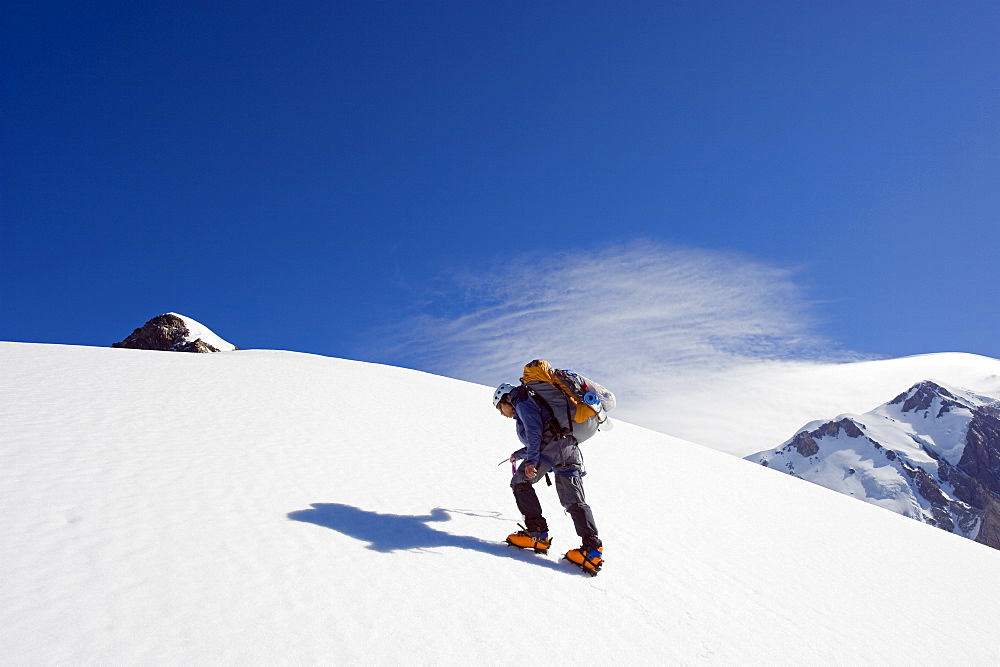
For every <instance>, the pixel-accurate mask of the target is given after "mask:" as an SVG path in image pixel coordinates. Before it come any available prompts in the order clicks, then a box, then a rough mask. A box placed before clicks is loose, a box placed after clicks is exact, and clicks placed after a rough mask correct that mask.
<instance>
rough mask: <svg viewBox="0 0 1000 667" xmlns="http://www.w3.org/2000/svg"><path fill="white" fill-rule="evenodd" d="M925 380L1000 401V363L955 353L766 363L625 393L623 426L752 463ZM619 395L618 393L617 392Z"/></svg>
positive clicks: (677, 377)
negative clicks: (807, 430) (816, 424)
mask: <svg viewBox="0 0 1000 667" xmlns="http://www.w3.org/2000/svg"><path fill="white" fill-rule="evenodd" d="M923 380H934V381H937V382H941V383H944V384H946V385H951V386H957V387H967V388H968V389H971V390H972V391H975V392H979V393H983V394H987V395H991V396H992V395H997V394H998V393H1000V360H997V359H993V358H991V357H983V356H980V355H975V354H965V353H958V352H949V353H941V354H924V355H917V356H912V357H903V358H900V359H886V360H880V361H860V362H854V363H815V362H806V361H760V362H755V363H745V364H742V365H737V366H733V367H727V368H725V369H723V370H713V369H711V368H704V369H698V370H697V371H696V372H694V373H693V374H684V373H680V374H678V375H675V376H671V377H670V382H669V383H661V384H659V385H656V386H655V387H652V388H653V389H655V394H651V395H649V396H640V397H630V396H627V395H623V394H622V393H621V392H619V395H618V397H619V400H620V401H621V402H622V403H623V404H624V407H623V408H622V409H621V410H620V411H619V413H618V414H620V415H621V417H622V418H624V419H628V420H631V421H633V422H637V423H642V424H643V425H644V426H647V427H649V428H652V429H655V430H657V431H660V432H662V433H669V434H671V435H674V436H677V437H681V438H685V439H687V440H691V441H693V442H697V443H699V444H702V445H706V446H708V447H712V448H714V449H718V450H719V451H723V452H727V453H729V454H734V455H736V456H739V457H744V456H747V455H749V454H753V453H754V452H759V451H761V450H763V449H768V448H772V447H775V446H776V445H777V444H778V443H780V442H784V441H785V440H786V439H787V438H788V437H789V436H791V435H792V434H793V433H795V432H796V431H797V430H801V429H802V426H803V424H807V423H809V422H811V421H814V420H816V419H822V418H826V417H829V416H830V415H839V414H848V413H849V414H862V413H865V412H868V411H869V410H872V409H873V408H875V407H877V406H879V405H881V404H882V403H884V402H885V401H886V400H887V399H888V398H891V397H892V396H898V395H899V394H901V393H902V392H904V391H906V390H907V389H908V388H909V387H911V386H913V385H914V384H916V383H917V382H921V381H923ZM611 388H612V389H614V386H612V387H611Z"/></svg>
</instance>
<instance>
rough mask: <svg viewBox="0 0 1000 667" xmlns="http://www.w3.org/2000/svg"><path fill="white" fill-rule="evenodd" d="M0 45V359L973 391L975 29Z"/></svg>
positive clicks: (979, 162)
mask: <svg viewBox="0 0 1000 667" xmlns="http://www.w3.org/2000/svg"><path fill="white" fill-rule="evenodd" d="M0 31H2V35H0V36H2V40H0V43H2V46H0V48H2V54H0V55H2V59H0V68H2V69H0V73H2V86H0V89H2V90H0V95H2V114H3V117H2V128H0V140H2V144H0V151H2V161H0V170H2V171H0V176H2V180H0V188H2V189H0V222H2V231H0V234H2V235H0V244H2V245H0V253H2V254H0V262H2V263H0V271H2V276H0V279H2V283H0V289H2V294H0V296H2V299H0V339H3V340H13V341H29V342H56V343H73V344H85V345H108V344H110V343H112V342H114V341H117V340H121V339H122V338H124V337H125V336H126V335H127V334H128V333H130V332H131V330H132V329H133V328H135V327H137V326H139V325H141V324H142V323H143V322H144V321H146V320H147V319H149V318H150V317H153V316H155V315H158V314H160V313H163V312H167V311H175V312H180V313H183V314H185V315H188V316H190V317H193V318H195V319H197V320H199V321H201V322H203V323H204V324H206V325H208V326H209V327H211V328H212V329H213V330H215V331H216V332H217V333H218V334H220V335H221V336H223V337H224V338H227V339H228V340H230V341H232V342H233V343H235V344H237V345H239V346H240V347H244V348H276V349H289V350H298V351H305V352H313V353H318V354H324V355H332V356H342V357H349V358H358V359H365V360H372V361H382V362H387V363H394V364H399V365H408V366H414V367H418V368H423V369H425V370H432V371H438V372H446V373H447V372H451V373H454V374H456V375H463V376H465V377H468V378H470V379H483V380H484V381H492V380H493V378H492V377H481V376H478V375H477V374H476V372H475V370H474V369H475V365H476V363H477V360H478V359H479V358H480V357H477V356H475V355H485V356H488V355H489V353H488V352H487V351H484V350H483V349H482V347H483V346H482V345H480V346H479V347H478V348H475V349H474V348H473V347H470V346H469V344H468V340H469V339H470V338H475V337H477V336H480V334H481V336H480V337H479V340H480V341H493V342H495V344H496V345H498V346H502V345H504V344H505V343H504V342H503V340H504V339H505V338H507V337H510V338H513V339H515V340H519V342H520V343H521V345H520V346H519V347H518V348H517V350H516V351H517V353H518V354H521V353H522V352H521V350H522V348H523V354H530V355H531V356H535V355H534V354H532V350H536V349H538V348H536V347H533V341H534V340H535V338H533V337H532V336H534V335H535V334H537V329H538V323H539V322H543V323H545V326H546V327H548V328H553V327H557V326H559V325H560V324H563V325H564V326H565V331H566V334H565V338H566V339H568V340H576V339H577V338H579V337H580V336H579V335H578V333H577V332H578V331H581V330H582V331H585V332H586V333H587V335H589V336H591V337H592V338H596V339H598V340H603V341H605V343H603V344H602V346H601V348H602V351H601V352H600V353H599V354H600V355H602V356H603V357H605V358H607V357H609V356H610V357H612V358H613V356H614V350H615V349H616V348H619V347H629V348H630V349H631V350H632V351H633V352H634V351H635V350H640V349H641V350H642V354H643V355H646V356H649V357H650V358H654V357H655V358H657V359H658V360H660V361H662V360H668V359H670V358H671V357H672V356H674V355H683V354H695V352H694V351H693V350H695V349H703V348H706V347H714V348H719V349H725V350H732V349H737V350H738V351H739V353H740V354H743V355H750V356H754V355H758V356H765V357H768V356H782V357H786V358H787V357H795V356H806V357H809V356H817V355H820V356H822V355H834V356H836V355H845V354H846V355H850V354H858V355H872V356H884V357H895V356H902V355H907V354H918V353H926V352H944V351H962V352H973V353H977V354H983V355H987V356H992V357H1000V343H998V342H997V341H998V337H997V335H996V332H997V330H998V328H1000V326H998V325H1000V315H998V312H1000V308H998V305H1000V304H998V296H997V295H998V294H1000V271H998V270H997V248H998V247H1000V224H998V223H1000V215H998V213H1000V187H997V183H998V182H1000V178H998V177H1000V150H998V149H1000V49H997V48H996V35H997V34H1000V4H998V3H996V2H905V3H904V2H878V1H865V2H754V3H746V2H625V3H611V2H602V3H598V2H586V3H535V2H467V1H462V2H380V3H376V2H323V3H319V2H296V3H279V2H248V3H235V4H234V3H223V2H156V1H153V2H95V3H80V2H65V3H57V2H30V3H28V2H20V3H19V2H7V3H4V6H3V9H2V21H0ZM602 281H608V282H609V283H613V284H614V285H615V287H614V289H612V290H610V291H609V292H608V294H610V296H609V297H607V298H606V299H605V298H604V297H603V293H602V290H601V289H600V288H599V286H600V285H601V284H602ZM582 285H586V286H587V288H586V289H580V287H581V286H582ZM595 303H599V304H600V307H599V308H597V309H596V310H595V308H594V305H595ZM540 304H541V305H540ZM543 311H544V312H543ZM540 313H541V314H540ZM497 314H499V316H498V317H494V315H497ZM584 315H585V316H584ZM578 317H582V318H583V319H577V318H578ZM588 318H589V319H588ZM629 322H634V323H635V329H630V328H629V327H628V326H625V325H624V323H629ZM612 324H613V326H612ZM550 325H551V327H550ZM605 326H607V327H608V328H606V329H605V328H603V327H605ZM463 340H464V342H463ZM539 340H540V339H539ZM493 342H491V343H490V345H491V346H492V345H493V344H494V343H493ZM571 350H572V348H571V347H570V348H569V351H567V354H570V353H571ZM538 351H539V353H540V354H539V356H541V355H544V354H546V352H547V350H546V349H544V346H543V349H540V350H538ZM560 351H566V350H564V349H563V348H560ZM581 354H583V356H586V354H596V353H594V352H593V350H592V348H591V351H590V352H587V353H583V352H581ZM466 355H473V356H472V357H471V358H465V356H466ZM459 356H462V357H463V358H462V359H461V363H458V362H457V361H456V357H459ZM643 358H644V357H643V356H638V357H635V359H637V360H639V361H641V360H642V359H643ZM525 361H527V359H525ZM571 362H572V360H566V362H565V363H564V364H563V365H569V364H570V363H571ZM459 368H461V370H457V369H459Z"/></svg>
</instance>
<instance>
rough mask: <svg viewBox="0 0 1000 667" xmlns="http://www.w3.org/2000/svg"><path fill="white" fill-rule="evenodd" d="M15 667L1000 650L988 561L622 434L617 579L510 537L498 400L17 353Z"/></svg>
mask: <svg viewBox="0 0 1000 667" xmlns="http://www.w3.org/2000/svg"><path fill="white" fill-rule="evenodd" d="M0 363H2V369H3V373H2V377H0V395H2V397H3V400H2V405H0V428H2V432H0V456H2V462H0V463H2V465H0V503H2V507H3V508H4V511H3V513H2V514H0V535H2V541H0V568H2V570H0V638H2V639H0V662H2V663H4V664H71V663H72V664H98V663H101V664H186V663H198V664H246V663H250V664H309V663H327V664H328V663H331V662H363V663H401V662H407V663H416V664H427V663H454V662H458V661H460V660H461V661H474V662H483V663H486V664H512V663H514V662H516V661H518V660H519V659H520V658H521V657H523V656H524V655H525V651H530V652H534V654H536V655H537V654H538V653H537V652H538V651H541V654H542V655H544V656H546V660H547V661H552V662H554V663H557V664H567V663H570V662H580V663H587V664H599V663H601V662H608V661H614V662H627V663H647V664H648V663H652V662H665V663H672V664H677V663H709V664H711V663H720V664H721V663H725V664H734V663H741V664H746V663H750V662H763V661H772V662H774V661H777V662H781V663H798V664H803V663H810V664H816V663H838V664H862V663H893V664H903V663H909V664H928V665H930V664H942V663H944V662H946V661H947V662H949V663H954V664H961V663H966V664H986V663H989V662H996V661H997V659H998V658H1000V653H998V650H997V649H996V645H995V641H994V633H995V630H996V628H997V627H1000V603H998V599H1000V554H998V552H996V551H994V550H991V549H988V548H985V547H983V546H981V545H978V544H974V543H972V542H970V541H968V540H964V539H961V538H959V537H956V536H954V535H951V534H947V533H944V532H943V531H940V530H937V529H935V528H932V527H930V526H927V525H925V524H921V523H918V522H915V521H910V520H908V519H906V518H904V517H900V516H897V515H895V514H892V513H889V512H883V511H881V510H879V509H878V508H875V507H872V506H869V505H867V504H864V503H858V502H855V501H853V500H852V499H850V498H846V497H843V496H841V495H839V494H836V493H832V492H830V491H828V490H826V489H822V488H820V487H818V486H814V485H810V484H803V483H802V482H801V481H799V480H795V479H792V478H790V477H788V476H786V475H782V474H780V473H777V472H775V471H772V470H768V469H766V468H763V467H761V466H757V465H754V464H752V463H749V462H747V461H743V460H740V459H738V458H735V457H731V456H728V455H725V454H722V453H720V452H717V451H714V450H710V449H707V448H704V447H700V446H698V445H694V444H691V443H688V442H684V441H681V440H677V439H675V438H671V437H668V436H664V435H661V434H658V433H654V432H651V431H647V430H644V429H641V428H637V427H634V426H631V425H629V424H626V423H619V424H618V425H617V427H616V428H615V430H614V431H611V432H610V433H607V434H601V435H598V436H596V437H595V438H594V439H593V440H591V441H589V442H587V443H586V444H585V445H584V448H585V454H586V458H587V463H588V467H589V470H590V472H591V474H590V475H588V476H587V480H586V483H587V492H588V499H589V500H590V502H591V504H592V506H593V507H594V511H595V514H596V517H597V520H598V523H599V525H600V527H601V529H602V537H603V538H604V541H605V544H606V551H607V566H606V567H605V569H604V571H603V572H602V573H601V575H600V576H599V577H597V578H594V579H590V578H587V577H585V576H583V575H581V574H579V573H578V572H576V571H574V570H573V569H571V567H570V566H569V565H568V564H565V563H561V562H560V561H559V560H558V555H557V554H556V553H555V552H557V551H558V552H559V553H561V552H562V551H563V550H565V549H568V548H571V547H575V546H577V542H576V538H575V536H574V535H573V534H572V527H571V526H572V524H571V522H570V520H569V518H568V517H566V516H565V515H563V514H562V513H561V511H559V508H558V504H557V502H556V499H555V494H554V491H553V490H552V489H547V488H545V487H541V488H540V489H539V493H540V495H541V498H542V502H543V504H544V505H545V506H546V507H547V508H548V510H549V515H550V522H551V526H552V531H553V533H554V537H555V547H558V548H557V549H554V550H553V554H551V555H550V556H548V557H543V556H536V555H534V554H528V553H522V552H517V551H514V550H513V549H509V548H507V547H505V546H503V545H501V544H500V542H501V540H502V539H503V537H504V536H505V535H506V534H507V533H508V532H509V531H511V530H512V529H514V528H515V522H516V521H517V520H518V519H519V518H520V517H519V516H517V514H516V510H515V509H514V505H513V500H512V498H511V496H510V492H509V489H508V487H507V484H508V481H509V475H510V472H509V468H508V467H507V466H499V467H498V466H497V465H496V463H497V462H498V461H499V460H501V459H502V458H504V457H505V456H506V455H507V454H508V453H509V452H511V451H512V450H514V449H515V448H516V443H515V438H514V435H513V426H512V424H511V423H510V422H509V421H507V420H505V419H502V418H500V417H499V416H498V415H497V414H496V412H495V411H494V410H493V408H492V407H491V405H490V400H489V399H490V396H491V389H490V388H487V387H482V386H478V385H473V384H468V383H463V382H459V381H455V380H450V379H445V378H441V377H436V376H431V375H426V374H421V373H418V372H414V371H408V370H402V369H398V368H391V367H384V366H377V365H372V364H363V363H359V362H351V361H343V360H338V359H330V358H323V357H317V356H311V355H305V354H296V353H288V352H264V351H240V352H226V353H221V354H206V355H195V354H171V353H162V352H149V351H142V350H128V349H100V348H84V347H70V346H53V345H33V344H16V343H0Z"/></svg>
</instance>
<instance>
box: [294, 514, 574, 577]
mask: <svg viewBox="0 0 1000 667" xmlns="http://www.w3.org/2000/svg"><path fill="white" fill-rule="evenodd" d="M450 511H452V510H445V509H442V508H440V507H438V508H435V509H433V510H431V512H430V514H424V515H422V516H413V515H407V514H379V513H378V512H369V511H366V510H363V509H359V508H357V507H351V506H350V505H342V504H340V503H314V504H313V505H312V509H307V510H299V511H297V512H290V513H289V514H288V518H289V519H291V520H292V521H301V522H303V523H311V524H315V525H317V526H322V527H323V528H329V529H331V530H335V531H337V532H338V533H343V534H344V535H347V536H348V537H353V538H354V539H356V540H362V541H364V542H368V547H367V548H369V549H372V550H374V551H379V552H381V553H390V552H392V551H403V550H406V551H411V550H421V549H435V548H438V547H456V548H459V549H469V550H471V551H479V552H481V553H485V554H489V555H491V556H503V557H505V558H514V559H516V560H520V561H523V562H526V563H533V564H535V565H540V566H542V567H548V568H551V569H554V570H558V571H560V572H566V570H564V569H563V568H561V567H559V565H558V564H557V563H555V562H553V561H550V560H547V559H546V558H545V557H543V556H536V555H535V554H533V553H530V552H527V553H522V552H521V551H520V550H519V549H515V548H513V547H508V546H507V545H506V544H502V543H499V542H487V541H486V540H481V539H479V538H478V537H472V536H469V535H452V534H451V533H445V532H443V531H440V530H435V529H434V528H431V527H430V526H429V525H428V524H430V523H440V522H444V521H450V520H451V516H450V515H449V512H450ZM455 511H456V512H457V510H455ZM462 513H463V514H471V513H469V512H462ZM473 515H474V516H483V515H476V514H473Z"/></svg>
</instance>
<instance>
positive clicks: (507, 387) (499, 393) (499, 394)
mask: <svg viewBox="0 0 1000 667" xmlns="http://www.w3.org/2000/svg"><path fill="white" fill-rule="evenodd" d="M514 388H515V387H514V385H512V384H507V383H506V382H504V383H503V384H502V385H500V386H499V387H497V390H496V391H495V392H493V407H494V408H495V407H496V406H498V405H500V401H502V400H503V397H504V396H506V395H507V394H509V393H510V392H512V391H514Z"/></svg>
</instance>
